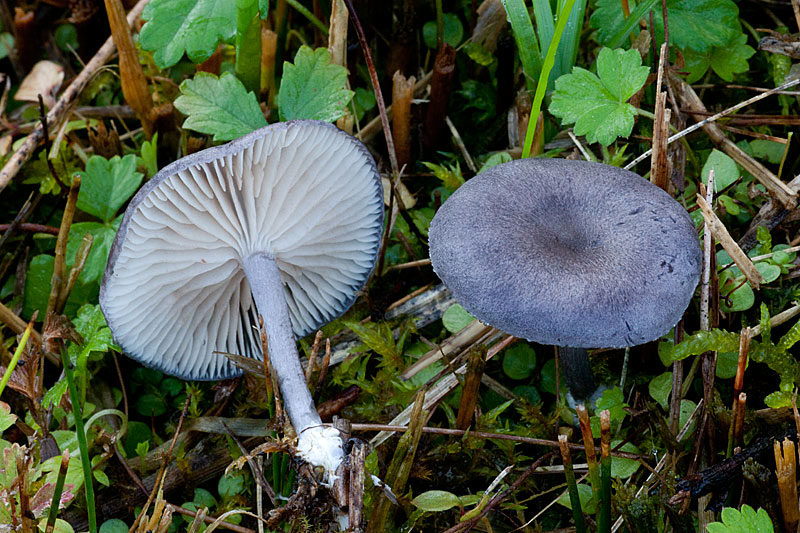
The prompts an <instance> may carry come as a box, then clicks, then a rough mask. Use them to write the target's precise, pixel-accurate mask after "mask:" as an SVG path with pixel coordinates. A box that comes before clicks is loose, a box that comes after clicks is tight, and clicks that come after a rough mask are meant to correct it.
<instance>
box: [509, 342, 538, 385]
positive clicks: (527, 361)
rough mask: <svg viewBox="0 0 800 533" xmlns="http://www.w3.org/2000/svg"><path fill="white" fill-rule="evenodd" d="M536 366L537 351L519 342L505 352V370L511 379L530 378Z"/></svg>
mask: <svg viewBox="0 0 800 533" xmlns="http://www.w3.org/2000/svg"><path fill="white" fill-rule="evenodd" d="M535 368H536V352H534V351H533V348H531V347H530V345H528V344H525V343H518V344H515V345H514V346H512V347H510V348H507V349H506V350H505V351H504V352H503V372H504V373H505V375H506V376H508V377H510V378H511V379H528V378H529V377H531V375H533V371H534V370H535Z"/></svg>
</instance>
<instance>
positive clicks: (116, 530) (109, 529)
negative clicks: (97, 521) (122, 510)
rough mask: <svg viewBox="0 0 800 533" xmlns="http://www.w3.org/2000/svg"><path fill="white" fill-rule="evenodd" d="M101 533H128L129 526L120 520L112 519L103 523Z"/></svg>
mask: <svg viewBox="0 0 800 533" xmlns="http://www.w3.org/2000/svg"><path fill="white" fill-rule="evenodd" d="M100 533H128V525H127V524H125V522H123V521H122V520H120V519H119V518H112V519H111V520H106V521H105V522H103V525H102V526H100Z"/></svg>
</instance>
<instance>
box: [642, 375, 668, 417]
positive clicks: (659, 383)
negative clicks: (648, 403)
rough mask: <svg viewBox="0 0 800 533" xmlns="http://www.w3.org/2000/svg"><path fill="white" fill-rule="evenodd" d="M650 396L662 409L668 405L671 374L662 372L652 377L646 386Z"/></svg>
mask: <svg viewBox="0 0 800 533" xmlns="http://www.w3.org/2000/svg"><path fill="white" fill-rule="evenodd" d="M647 388H648V391H649V392H650V396H652V397H653V399H654V400H655V401H657V402H658V404H659V405H660V406H661V407H663V408H664V409H666V408H667V406H668V405H669V394H670V393H671V392H672V372H664V373H663V374H661V375H659V376H656V377H654V378H653V379H651V380H650V384H649V385H648V387H647Z"/></svg>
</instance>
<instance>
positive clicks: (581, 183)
mask: <svg viewBox="0 0 800 533" xmlns="http://www.w3.org/2000/svg"><path fill="white" fill-rule="evenodd" d="M500 167H506V168H504V169H501V168H500ZM552 167H555V170H556V171H555V172H554V171H553V168H552ZM562 167H563V168H562ZM495 169H498V170H495V171H494V172H492V171H491V170H492V169H490V171H487V172H485V173H483V174H481V175H479V176H477V177H476V178H473V179H472V180H470V181H468V182H467V183H466V184H465V185H464V186H462V188H461V189H459V190H458V191H456V193H454V194H453V196H451V198H450V199H448V201H447V202H445V204H444V205H443V206H442V208H441V209H440V211H439V212H438V213H437V215H436V218H435V219H434V222H433V224H432V226H431V238H430V240H431V258H432V260H433V264H434V268H435V269H436V272H437V274H438V275H439V276H440V278H442V280H443V281H444V282H445V284H446V285H447V286H448V287H449V288H450V289H451V290H452V291H453V293H454V294H455V295H456V298H457V299H458V300H459V301H460V302H461V303H462V305H464V307H465V308H466V309H467V310H468V311H470V312H471V313H472V314H473V315H475V316H476V317H478V318H480V319H481V320H483V321H485V322H487V323H489V324H492V325H494V326H496V327H498V328H500V329H503V330H504V331H507V332H508V333H512V334H514V335H516V336H519V337H523V338H526V339H528V340H533V341H536V342H540V343H543V344H555V345H560V346H573V347H587V348H589V347H622V346H630V345H635V344H641V343H643V342H647V341H650V340H653V339H655V338H658V337H659V336H661V335H662V334H664V333H666V332H667V331H668V330H669V328H670V327H671V326H673V325H674V324H675V323H676V322H677V321H678V320H679V319H680V316H681V315H682V313H683V310H684V309H685V308H686V306H687V305H688V303H689V301H690V299H691V294H692V292H693V289H694V286H695V285H696V283H697V279H698V278H699V271H700V260H699V256H698V252H699V245H698V244H697V237H696V233H695V231H694V227H693V225H692V223H691V220H690V219H689V217H688V215H687V214H686V212H685V210H683V208H682V206H680V204H678V203H677V202H675V201H674V200H673V199H672V198H671V197H670V196H669V195H667V194H666V193H664V192H663V191H661V190H660V189H657V188H655V187H654V186H653V185H651V184H650V183H649V182H647V181H646V180H644V179H643V178H641V177H639V176H636V175H635V174H633V173H630V172H625V171H621V170H619V169H611V168H610V167H605V166H604V165H597V164H594V165H592V164H581V163H579V162H574V161H563V160H558V161H553V160H550V161H541V160H537V161H536V162H533V163H531V162H528V161H519V162H513V163H508V164H506V165H501V166H499V167H495Z"/></svg>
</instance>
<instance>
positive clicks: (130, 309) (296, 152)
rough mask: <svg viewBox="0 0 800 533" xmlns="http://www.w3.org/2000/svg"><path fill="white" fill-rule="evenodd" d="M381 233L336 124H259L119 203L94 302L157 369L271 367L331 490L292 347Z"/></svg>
mask: <svg viewBox="0 0 800 533" xmlns="http://www.w3.org/2000/svg"><path fill="white" fill-rule="evenodd" d="M382 229H383V199H382V191H381V184H380V176H379V175H378V172H377V169H376V167H375V162H374V161H373V159H372V157H371V156H370V154H369V152H368V151H367V150H366V148H365V147H364V146H363V145H362V144H361V143H359V142H358V141H357V140H355V139H354V138H353V137H351V136H350V135H347V134H346V133H344V132H342V131H340V130H338V129H337V128H335V127H334V126H332V125H330V124H327V123H323V122H317V121H293V122H285V123H279V124H275V125H272V126H267V127H266V128H262V129H260V130H257V131H255V132H253V133H251V134H249V135H246V136H244V137H242V138H240V139H237V140H236V141H233V142H231V143H228V144H226V145H222V146H217V147H214V148H210V149H208V150H204V151H202V152H198V153H196V154H192V155H190V156H188V157H184V158H183V159H180V160H178V161H176V162H174V163H172V164H171V165H168V166H167V167H165V168H164V169H162V170H161V171H160V172H159V173H158V174H157V175H156V176H155V177H154V178H153V179H152V180H150V182H148V183H147V184H146V185H145V186H144V187H143V188H142V189H141V190H140V191H139V193H137V195H136V196H135V197H134V198H133V200H132V201H131V203H130V205H129V207H128V209H127V210H126V212H125V216H124V218H123V221H122V223H121V225H120V229H119V231H118V233H117V237H116V239H115V241H114V244H113V245H112V249H111V253H110V255H109V261H108V266H107V267H106V273H105V276H104V279H103V284H102V286H101V288H100V304H101V307H102V308H103V312H104V313H105V316H106V319H107V321H108V324H109V327H110V328H111V330H112V332H113V335H114V339H115V341H116V342H117V344H119V345H120V346H121V347H122V349H123V351H124V352H125V353H126V354H128V355H130V356H131V357H133V358H134V359H137V360H138V361H140V362H142V363H143V364H145V365H147V366H150V367H153V368H157V369H159V370H162V371H164V372H166V373H169V374H172V375H175V376H178V377H182V378H185V379H197V380H214V379H224V378H230V377H234V376H237V375H240V374H241V370H239V369H238V368H237V367H235V366H234V365H233V364H232V363H231V362H230V361H229V360H228V359H227V358H226V357H225V356H224V355H221V354H219V353H215V352H230V353H238V354H242V355H246V356H249V357H253V358H261V341H260V338H259V334H258V320H257V317H258V315H259V314H261V315H262V316H263V318H264V327H265V330H266V334H267V341H268V351H269V356H270V362H271V364H272V367H273V368H274V371H275V374H276V376H277V378H278V383H279V387H280V391H281V395H282V397H283V402H284V406H285V408H286V411H287V413H288V415H289V418H290V420H291V422H292V425H293V426H294V427H295V431H296V432H297V434H298V439H299V442H298V449H299V450H300V453H301V456H302V457H303V458H304V459H306V460H308V461H309V462H310V463H311V464H313V465H315V466H323V467H324V468H325V471H326V474H327V475H326V478H327V481H328V482H332V480H333V475H334V472H335V470H336V466H338V464H339V463H340V462H341V459H342V457H343V452H342V443H341V439H340V438H339V437H338V432H337V431H336V430H331V429H330V428H328V429H325V428H323V427H322V426H321V424H322V422H321V420H320V418H319V415H318V414H317V411H316V409H315V407H314V403H313V400H312V398H311V394H310V393H309V391H308V387H307V386H306V382H305V378H304V377H303V372H302V367H301V366H300V361H299V358H298V354H297V347H296V344H295V338H296V336H297V337H300V336H305V335H307V334H308V333H310V332H312V331H314V330H316V329H318V328H319V327H320V326H321V325H323V324H325V323H327V322H329V321H330V320H332V319H334V318H336V317H337V316H339V315H341V314H342V313H343V312H344V311H346V310H347V309H348V308H349V307H350V305H351V304H352V303H353V301H354V300H355V298H356V295H357V293H358V291H359V290H360V289H361V288H362V287H363V285H364V283H366V280H367V278H368V277H369V275H370V274H371V272H372V269H373V268H374V265H375V261H376V259H377V254H378V250H379V248H380V237H381V233H382Z"/></svg>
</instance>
